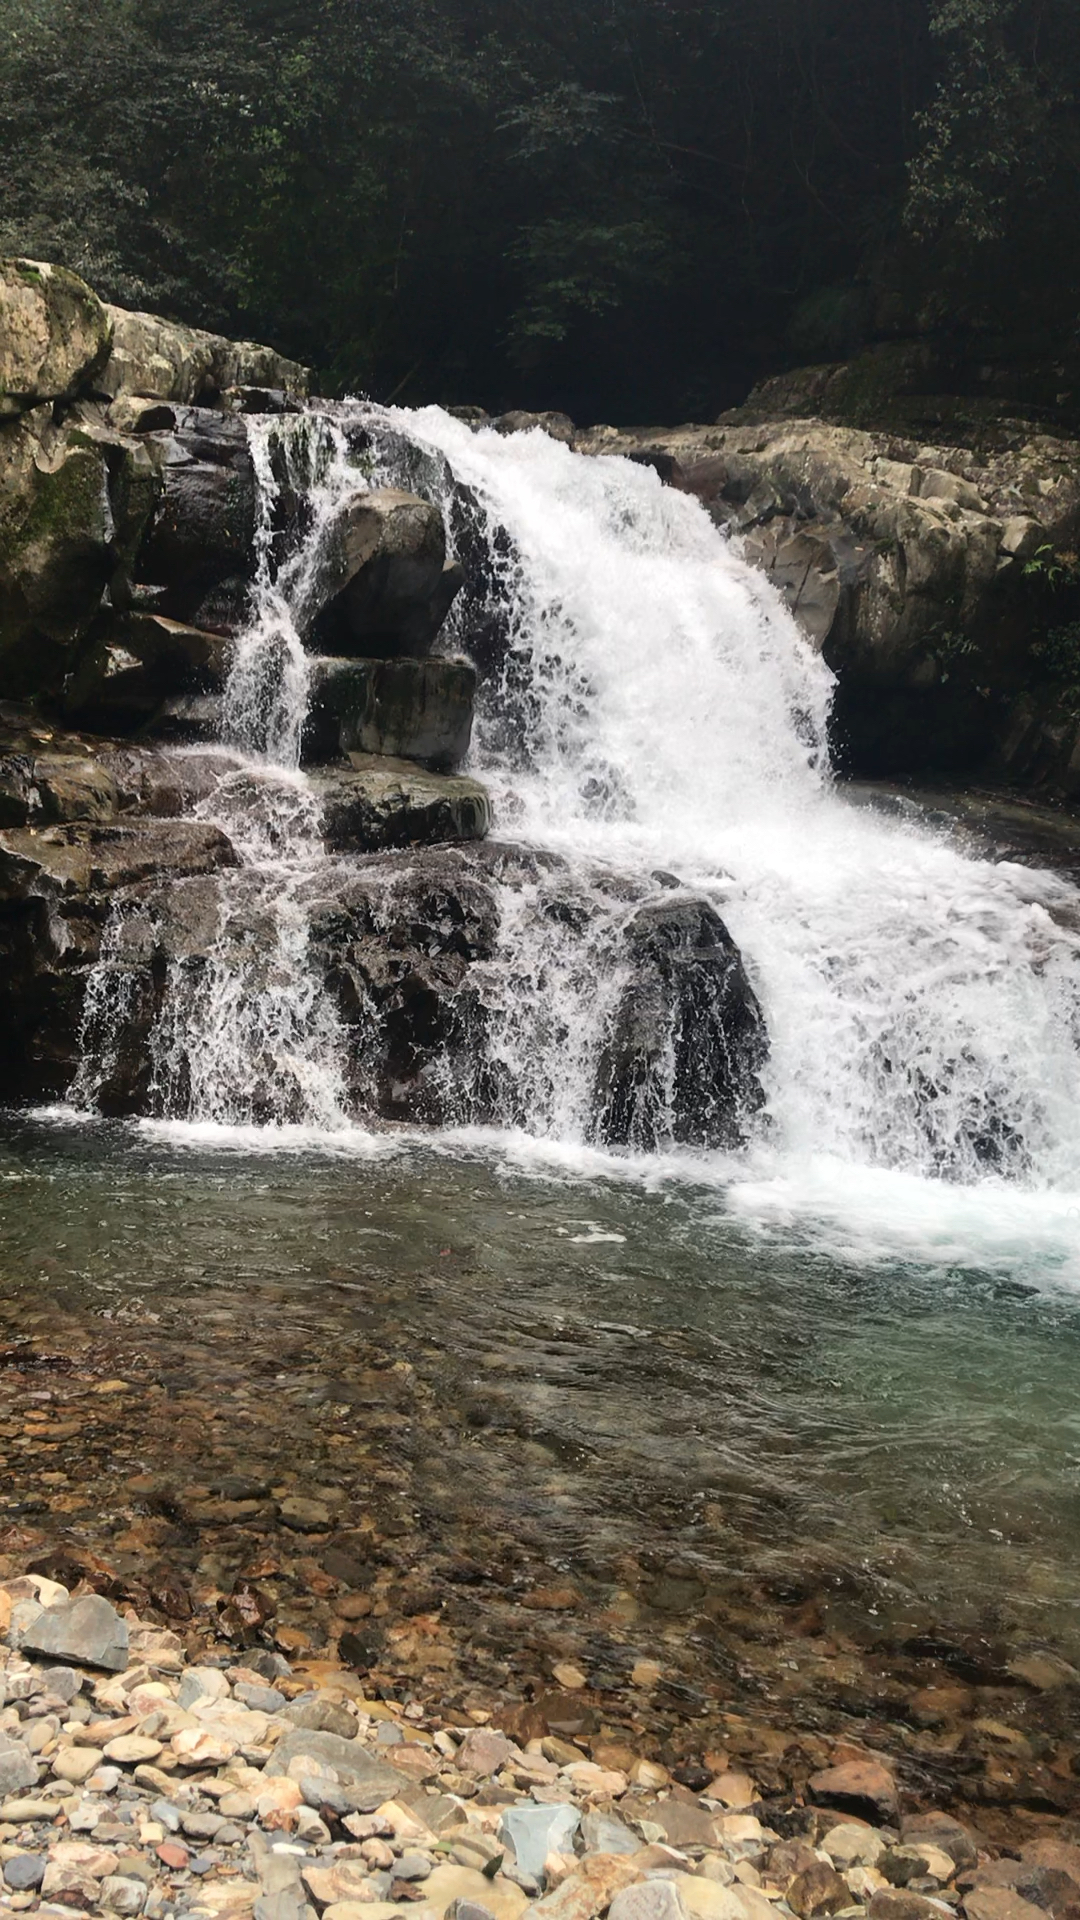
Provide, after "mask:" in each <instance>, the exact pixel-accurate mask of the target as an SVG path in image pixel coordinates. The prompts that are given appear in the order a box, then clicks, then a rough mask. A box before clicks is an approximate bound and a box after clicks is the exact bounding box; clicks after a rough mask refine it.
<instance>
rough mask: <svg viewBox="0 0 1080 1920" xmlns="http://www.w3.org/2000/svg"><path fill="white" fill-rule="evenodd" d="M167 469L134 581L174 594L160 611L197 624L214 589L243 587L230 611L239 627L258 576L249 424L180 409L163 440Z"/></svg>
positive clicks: (233, 598) (194, 409)
mask: <svg viewBox="0 0 1080 1920" xmlns="http://www.w3.org/2000/svg"><path fill="white" fill-rule="evenodd" d="M160 463H161V464H160V472H161V483H162V498H161V501H160V505H159V506H158V509H157V512H156V514H155V517H154V521H153V524H152V527H151V529H150V532H149V534H148V536H147V538H146V539H144V541H143V542H142V545H141V546H140V549H139V554H138V559H137V562H136V571H135V576H134V577H135V579H136V580H137V581H138V582H139V583H141V584H144V585H147V586H157V587H164V588H166V589H167V590H168V597H167V602H166V605H165V606H164V607H163V608H162V609H161V611H165V612H167V613H168V614H170V615H171V616H172V617H173V618H175V619H178V620H183V621H188V620H190V621H193V622H195V623H196V624H198V614H199V610H200V608H201V607H202V605H203V603H204V601H206V599H207V597H208V596H209V595H210V594H211V593H212V591H213V590H214V589H215V588H220V587H221V585H222V583H223V582H224V581H226V580H231V581H233V582H236V583H239V585H240V589H241V590H240V591H239V592H235V593H234V594H233V595H232V596H231V605H230V607H229V609H228V612H229V614H230V624H236V623H238V622H239V620H240V619H242V617H243V611H244V592H245V591H246V583H247V582H248V581H250V579H251V578H252V577H253V575H254V571H255V546H254V543H255V520H256V482H255V469H254V466H253V464H252V458H251V449H250V446H249V444H248V437H247V433H246V431H245V429H244V424H243V421H242V420H240V419H238V418H235V417H234V416H232V415H229V414H222V413H218V412H216V411H214V410H213V409H211V408H207V407H182V408H179V409H178V410H177V415H176V427H175V429H174V430H173V432H172V433H170V434H167V435H164V436H162V437H161V443H160Z"/></svg>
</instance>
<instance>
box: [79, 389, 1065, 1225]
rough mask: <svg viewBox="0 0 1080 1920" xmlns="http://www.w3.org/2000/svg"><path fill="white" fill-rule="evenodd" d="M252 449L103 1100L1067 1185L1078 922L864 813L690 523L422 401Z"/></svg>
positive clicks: (289, 421) (97, 1088) (687, 505)
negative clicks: (182, 850) (241, 542)
mask: <svg viewBox="0 0 1080 1920" xmlns="http://www.w3.org/2000/svg"><path fill="white" fill-rule="evenodd" d="M245 426H246V430H247V433H248V437H249V441H250V446H251V450H252V459H253V463H254V471H255V475H256V479H257V483H258V500H257V516H256V528H255V561H256V564H255V577H254V581H253V584H252V586H251V588H250V598H249V602H248V613H247V616H246V620H245V623H244V624H243V626H242V630H241V632H240V634H239V637H238V639H237V641H236V644H235V646H234V648H233V651H232V657H231V665H230V667H229V670H228V677H227V680H226V683H225V687H224V693H223V696H222V697H221V698H220V699H219V700H218V702H217V705H216V708H215V712H214V716H213V721H212V728H211V729H210V731H212V732H214V733H215V734H216V738H210V739H208V738H206V737H205V730H204V735H203V737H202V738H200V737H199V736H198V734H197V733H196V734H194V736H193V735H192V733H191V732H190V731H189V733H188V734H187V735H186V736H185V735H184V733H183V731H181V732H180V733H179V734H178V736H177V737H178V740H179V741H180V744H177V745H176V746H175V747H174V748H172V749H171V750H170V751H171V754H172V759H173V763H174V770H175V785H176V789H177V792H178V794H179V796H180V797H179V799H178V801H177V802H176V804H175V805H174V806H173V808H172V812H173V814H174V815H177V816H180V817H182V819H183V820H184V821H185V822H186V823H187V824H186V827H185V832H187V833H188V835H189V836H195V838H194V839H192V840H191V845H192V846H195V845H196V842H197V846H198V849H199V853H198V858H195V857H192V859H191V860H190V861H189V863H188V867H187V869H186V870H185V871H183V872H179V873H178V872H177V871H176V869H175V864H174V866H173V869H172V870H171V871H170V872H169V873H168V874H167V875H166V876H164V877H162V876H160V875H158V876H155V875H154V874H152V873H151V874H142V875H139V876H136V877H135V879H134V880H133V882H132V884H130V885H127V886H125V887H121V888H120V889H119V891H118V892H117V893H116V895H115V897H114V900H113V905H112V907H111V912H110V918H109V920H108V924H107V926H106V930H105V934H104V937H103V939H102V943H101V950H100V955H99V957H98V959H97V961H96V964H95V966H94V968H93V971H92V973H91V976H90V981H89V987H88V990H87V993H86V997H85V1004H84V1006H83V1012H82V1025H81V1038H80V1046H81V1060H80V1064H79V1066H78V1071H77V1074H76V1076H75V1081H74V1084H73V1086H72V1088H71V1091H70V1096H69V1097H70V1099H71V1100H72V1101H73V1102H74V1103H75V1104H76V1105H81V1106H83V1107H84V1108H88V1109H91V1110H92V1109H95V1108H100V1109H102V1110H104V1111H106V1112H138V1113H143V1114H149V1115H154V1116H157V1117H159V1118H165V1119H173V1120H182V1121H192V1122H212V1123H219V1124H223V1125H247V1124H252V1123H255V1124H261V1125H266V1124H270V1125H282V1124H287V1123H292V1124H299V1125H302V1126H305V1127H313V1128H317V1129H321V1130H323V1131H334V1130H340V1129H343V1128H346V1127H348V1126H354V1125H357V1124H361V1125H362V1124H365V1123H369V1122H372V1121H376V1120H382V1121H386V1120H399V1121H408V1122H423V1123H426V1124H431V1125H436V1126H442V1127H461V1126H472V1125H481V1126H494V1127H499V1128H515V1129H520V1130H522V1131H524V1132H525V1133H527V1134H532V1135H534V1136H539V1137H541V1138H544V1139H547V1140H550V1141H557V1142H562V1143H565V1144H566V1145H568V1146H577V1147H580V1146H583V1145H589V1144H591V1145H595V1146H600V1147H607V1148H619V1149H631V1150H634V1151H637V1152H649V1153H654V1152H657V1151H661V1152H668V1151H669V1150H672V1149H692V1150H694V1152H695V1154H696V1155H701V1154H702V1153H706V1152H719V1153H720V1154H721V1155H722V1156H729V1155H730V1154H732V1153H733V1152H735V1151H739V1152H742V1153H745V1152H746V1151H749V1152H750V1153H752V1154H756V1155H758V1156H764V1157H763V1158H761V1159H760V1161H759V1164H760V1165H761V1166H773V1167H775V1166H779V1165H781V1164H785V1163H790V1164H793V1163H796V1162H806V1161H809V1160H812V1159H814V1158H817V1159H822V1158H831V1159H834V1160H836V1161H839V1162H842V1163H844V1164H846V1165H848V1166H851V1167H858V1168H862V1169H891V1170H893V1171H898V1172H901V1173H905V1174H912V1175H920V1176H934V1177H944V1178H947V1179H949V1180H951V1181H960V1182H968V1183H973V1182H977V1181H987V1180H990V1181H994V1182H1000V1181H1001V1180H1002V1179H1003V1178H1008V1179H1010V1180H1012V1181H1013V1182H1014V1183H1016V1184H1017V1185H1019V1186H1023V1187H1027V1188H1034V1189H1047V1188H1059V1189H1063V1190H1065V1191H1070V1190H1072V1189H1074V1188H1077V1187H1080V1164H1078V1160H1080V1145H1078V1143H1077V1137H1076V1129H1075V1124H1074V1116H1075V1112H1076V1109H1077V1102H1078V1097H1080V970H1078V966H1077V961H1078V957H1080V956H1078V947H1080V920H1078V916H1077V913H1076V906H1075V895H1074V893H1073V891H1072V889H1071V888H1070V887H1069V886H1068V885H1067V884H1066V883H1065V882H1064V881H1062V880H1059V879H1058V878H1056V877H1055V876H1054V875H1052V874H1049V873H1045V872H1042V871H1038V870H1035V869H1030V868H1027V867H1022V866H1019V865H1016V864H1011V863H1008V862H999V863H998V864H996V865H995V864H991V863H989V862H987V861H980V860H976V859H973V858H968V857H966V856H965V855H964V854H963V853H962V852H960V851H958V850H957V847H956V846H955V844H954V843H953V842H952V841H951V840H950V839H949V838H948V836H947V835H946V834H945V833H944V832H941V833H934V832H931V831H929V830H927V829H925V828H916V827H915V826H913V825H911V824H909V823H907V822H905V821H904V820H903V819H901V818H895V817H889V816H888V815H887V814H885V813H884V812H882V811H879V810H875V808H874V807H873V806H869V805H866V804H857V803H856V802H855V800H853V799H852V798H850V797H847V796H845V793H844V791H843V790H842V789H840V788H837V787H836V786H835V785H834V783H833V780H832V776H831V773H830V768H829V757H828V746H827V726H828V719H829V708H830V698H831V688H832V680H831V675H830V674H829V671H828V669H827V668H826V667H825V666H824V664H823V662H822V661H821V659H820V658H819V656H818V655H817V654H816V653H815V652H814V650H813V649H812V648H811V646H810V645H809V644H808V643H807V642H806V640H805V639H804V638H803V637H802V636H801V635H800V634H799V632H798V630H797V629H796V627H795V625H794V623H793V621H792V619H791V618H790V616H789V615H788V613H787V612H786V610H785V609H784V607H783V606H782V605H781V603H780V601H779V599H778V598H777V596H776V595H775V593H774V591H773V589H772V588H771V586H769V585H768V583H767V582H766V581H765V580H764V579H763V577H762V576H760V575H759V574H756V573H755V572H754V571H753V569H752V568H751V567H750V566H749V565H748V564H746V563H745V562H744V561H743V560H742V559H741V558H740V555H739V552H738V548H737V545H736V544H734V543H732V542H731V541H729V539H728V538H727V537H726V536H725V535H723V534H721V533H720V532H719V531H718V530H717V528H716V527H715V526H714V525H713V523H712V522H711V521H710V519H709V517H708V515H707V514H706V512H705V511H704V509H703V508H702V507H701V506H700V505H699V504H698V503H697V502H696V501H695V500H694V499H692V498H690V497H688V496H687V495H684V494H682V493H680V492H678V491H676V490H674V489H673V488H671V487H667V486H664V485H663V484H662V483H661V480H660V478H659V477H658V475H657V474H656V473H655V472H654V471H652V470H651V469H650V468H648V467H646V466H642V465H637V464H635V463H633V462H631V461H629V460H627V459H623V458H610V457H600V456H588V455H585V454H580V453H575V452H572V451H571V450H570V449H569V448H567V447H566V446H564V445H561V444H559V443H558V442H557V441H556V440H555V439H553V438H551V437H549V436H548V435H547V434H546V433H544V432H543V431H540V430H539V429H534V430H532V431H527V432H518V433H512V434H500V433H497V432H494V431H490V430H480V431H474V430H473V429H472V428H471V427H470V426H469V425H468V424H467V423H466V422H465V421H464V420H460V419H457V418H453V417H451V416H450V415H448V414H446V413H444V412H442V411H441V410H439V409H436V408H428V409H425V410H423V411H420V412H406V411H402V410H397V409H392V408H391V409H380V408H375V407H373V406H370V405H367V404H364V403H359V402H356V403H348V404H346V405H344V406H331V405H329V404H327V405H325V406H323V407H319V406H316V407H314V408H311V409H309V410H307V411H305V412H298V413H294V414H291V415H286V416H284V417H280V418H278V417H270V416H266V417H251V418H249V419H248V420H247V421H246V423H245ZM410 503H411V504H410ZM423 503H426V508H424V506H423ZM432 509H437V514H433V513H432ZM424 512H426V514H427V518H426V519H425V518H424ZM376 519H377V520H378V526H377V527H376ZM440 519H441V524H442V534H441V535H440V534H439V521H440ZM432 649H434V651H432ZM474 669H475V674H474ZM474 679H476V680H477V691H476V713H475V721H474V724H473V731H472V741H471V746H469V747H468V756H469V757H468V762H467V773H465V774H462V773H460V772H458V771H456V769H457V768H458V766H459V764H460V761H461V758H462V756H463V754H464V752H465V749H466V745H467V743H468V714H469V707H470V703H471V699H472V688H473V684H474ZM189 704H192V705H194V704H197V702H195V703H189ZM181 717H183V716H181ZM188 718H189V719H190V715H189V716H188ZM135 754H136V750H135V749H132V756H135ZM478 783H479V784H478ZM489 797H490V798H489ZM489 804H490V808H491V811H492V814H493V822H494V832H493V835H492V837H490V838H487V839H485V838H484V837H483V836H484V833H485V830H486V827H487V824H488V811H487V810H488V807H489ZM148 810H152V809H148Z"/></svg>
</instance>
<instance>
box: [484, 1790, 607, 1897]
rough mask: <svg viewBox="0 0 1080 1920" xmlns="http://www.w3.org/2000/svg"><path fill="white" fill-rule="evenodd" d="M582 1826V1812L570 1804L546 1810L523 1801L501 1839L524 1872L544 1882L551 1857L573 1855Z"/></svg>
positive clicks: (509, 1815) (504, 1823) (503, 1823)
mask: <svg viewBox="0 0 1080 1920" xmlns="http://www.w3.org/2000/svg"><path fill="white" fill-rule="evenodd" d="M580 1825H581V1815H580V1813H579V1812H578V1810H577V1808H576V1807H572V1806H570V1805H569V1804H568V1803H567V1802H566V1801H563V1802H562V1803H561V1804H559V1805H556V1806H547V1807H545V1806H540V1805H538V1804H537V1803H536V1802H535V1801H532V1800H522V1801H519V1802H518V1804H517V1806H515V1807H508V1808H507V1810H506V1812H505V1813H504V1814H503V1817H502V1819H501V1820H500V1821H499V1830H498V1837H499V1839H500V1840H501V1841H503V1842H504V1844H505V1845H506V1846H508V1847H510V1848H511V1849H512V1851H513V1855H514V1859H515V1861H516V1863H517V1865H518V1867H519V1868H520V1870H521V1872H522V1873H527V1874H528V1875H529V1877H530V1879H532V1880H536V1881H538V1882H541V1883H542V1882H543V1877H544V1861H545V1860H546V1859H547V1857H548V1854H549V1853H569V1852H571V1851H572V1849H573V1842H574V1835H575V1834H576V1832H577V1830H578V1828H579V1826H580ZM634 1844H635V1846H640V1844H641V1843H640V1841H635V1843H634Z"/></svg>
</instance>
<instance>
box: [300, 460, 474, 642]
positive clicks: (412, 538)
mask: <svg viewBox="0 0 1080 1920" xmlns="http://www.w3.org/2000/svg"><path fill="white" fill-rule="evenodd" d="M462 579H463V575H462V572H461V569H460V567H458V566H457V565H456V564H454V563H452V562H451V563H450V564H447V559H446V534H445V531H444V529H443V522H442V515H441V513H440V512H439V509H438V508H437V507H435V506H432V505H431V503H430V502H429V501H427V500H421V499H420V498H419V496H418V495H416V494H411V493H402V492H401V491H400V490H399V489H398V488H396V487H378V488H372V489H371V490H370V491H368V492H366V493H357V494H354V496H353V498H352V499H351V500H350V501H349V502H348V503H347V505H346V507H345V508H344V510H343V512H342V514H341V518H340V520H339V521H338V524H337V526H336V528H335V529H334V531H333V534H332V536H331V538H330V540H329V541H328V543H327V549H326V553H325V555H324V559H323V569H322V579H321V587H320V599H321V601H322V610H321V611H320V612H319V613H318V616H317V618H316V619H315V621H314V625H313V628H312V644H313V645H314V646H316V647H317V648H318V650H319V651H320V652H323V653H328V654H344V655H350V656H356V655H361V656H364V657H367V658H372V659H385V658H388V657H390V656H392V655H395V654H401V653H406V654H414V655H417V656H420V655H423V654H426V653H429V652H430V651H431V646H432V643H433V641H434V639H435V636H436V634H437V633H438V631H439V628H440V627H441V626H442V624H443V621H444V620H445V619H446V616H447V614H448V612H449V611H450V605H451V602H452V601H453V599H454V596H455V594H456V593H457V591H458V589H459V587H460V586H461V584H462Z"/></svg>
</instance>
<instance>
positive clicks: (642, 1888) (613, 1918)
mask: <svg viewBox="0 0 1080 1920" xmlns="http://www.w3.org/2000/svg"><path fill="white" fill-rule="evenodd" d="M686 1914H687V1908H686V1907H685V1906H684V1905H683V1902H682V1899H681V1897H680V1894H679V1889H678V1887H676V1886H675V1885H674V1884H673V1883H672V1881H670V1880H642V1881H639V1883H638V1884H637V1885H636V1886H633V1887H624V1888H623V1889H622V1891H621V1893H617V1894H616V1895H615V1898H614V1899H613V1900H612V1902H611V1906H610V1907H609V1908H608V1920H686Z"/></svg>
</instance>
